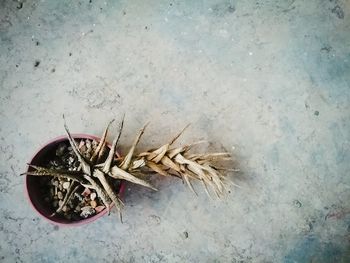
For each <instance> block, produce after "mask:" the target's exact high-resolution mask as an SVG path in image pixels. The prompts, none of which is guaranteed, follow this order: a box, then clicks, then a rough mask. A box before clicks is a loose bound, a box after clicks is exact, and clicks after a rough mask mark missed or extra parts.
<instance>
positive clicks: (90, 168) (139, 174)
mask: <svg viewBox="0 0 350 263" xmlns="http://www.w3.org/2000/svg"><path fill="white" fill-rule="evenodd" d="M113 121H114V120H112V121H111V122H109V123H108V124H107V127H106V128H105V130H104V132H103V134H102V137H101V140H100V141H99V142H98V144H97V142H96V141H95V142H94V144H93V145H92V146H93V147H91V144H90V143H88V144H86V145H84V144H83V143H80V147H78V146H77V144H76V142H75V140H74V139H73V137H72V136H71V134H70V132H69V129H68V127H67V124H66V122H65V121H64V128H65V130H66V133H67V137H68V140H69V143H70V145H71V147H72V149H73V151H74V154H75V155H76V157H77V159H78V161H79V163H80V168H79V169H78V171H74V172H73V171H62V170H55V169H48V168H44V167H39V166H35V165H30V167H31V168H32V169H33V171H29V172H27V173H25V174H28V175H33V176H54V177H58V178H65V179H71V180H73V181H74V182H78V185H77V186H76V185H75V187H74V188H73V183H72V184H71V185H70V188H69V189H68V191H67V193H66V196H65V198H64V200H63V204H65V203H67V200H69V198H70V197H71V196H72V194H73V193H74V192H75V191H76V189H77V187H79V185H82V186H84V187H87V188H90V189H94V190H95V191H96V193H97V195H98V196H99V197H100V199H101V200H102V202H103V204H104V206H105V207H106V209H107V211H108V213H109V211H110V204H111V202H112V203H114V205H115V206H116V209H117V210H118V212H119V215H120V219H121V210H122V208H123V207H124V204H123V202H122V201H121V200H120V198H119V197H118V195H117V193H116V192H115V190H114V189H113V187H112V185H111V184H110V180H114V179H118V180H126V181H129V182H131V183H134V184H138V185H141V186H144V187H148V188H150V189H153V190H155V191H157V189H156V188H155V187H153V186H152V185H151V184H150V183H148V182H147V181H146V180H145V179H147V177H148V175H149V174H150V172H155V173H157V174H160V175H162V176H176V177H180V178H182V180H183V181H184V182H185V183H186V185H187V186H188V187H189V189H190V190H191V191H192V192H193V193H194V194H195V195H197V193H196V191H195V189H194V187H193V185H192V182H193V181H198V182H200V183H202V184H203V186H204V189H205V191H206V192H207V194H208V195H209V196H210V192H209V188H210V189H211V190H212V191H213V192H214V193H215V194H216V195H217V196H218V197H220V196H222V195H223V194H224V192H225V180H224V179H225V176H224V174H223V172H225V171H229V170H230V169H228V168H225V167H224V166H219V165H218V164H217V163H218V162H219V163H220V162H222V161H227V160H231V159H232V157H231V154H230V153H227V152H218V153H201V154H198V153H190V152H189V151H190V150H191V149H192V148H193V146H195V145H198V144H200V143H203V142H204V141H199V142H195V143H192V144H187V145H184V146H180V147H175V148H173V144H174V143H175V141H176V140H177V139H178V138H179V137H180V136H181V135H182V134H183V132H184V131H185V130H186V129H187V127H188V126H189V125H187V126H186V127H185V128H184V129H182V130H181V131H180V132H179V133H178V134H177V135H176V136H174V137H173V138H172V139H171V140H170V141H169V143H166V144H164V145H162V146H160V147H158V148H155V149H150V150H148V151H144V152H141V153H139V154H135V150H136V146H137V144H138V143H139V141H140V139H141V137H142V135H143V134H144V132H145V129H146V127H147V126H148V123H147V124H146V125H144V126H143V127H142V129H141V130H140V131H139V133H138V134H137V136H136V138H135V139H134V141H133V143H132V145H131V147H130V148H129V150H128V152H127V154H126V155H125V157H119V158H116V147H117V145H118V142H119V139H120V136H121V133H122V129H123V125H124V117H123V119H122V121H121V123H120V127H119V131H118V134H117V136H116V137H115V139H114V140H113V143H112V146H111V147H110V149H109V153H108V155H107V157H106V155H105V154H104V153H105V151H106V150H107V147H106V145H107V141H106V138H107V135H108V130H109V128H110V125H111V124H112V122H113ZM83 147H86V148H87V149H89V151H90V152H89V153H88V154H86V153H84V152H83V149H82V148H83ZM91 149H92V150H91ZM86 156H88V158H87V157H86ZM103 158H104V160H102V159H103ZM62 207H63V205H61V206H60V207H59V208H58V209H57V210H56V213H57V212H59V211H60V210H61V209H62Z"/></svg>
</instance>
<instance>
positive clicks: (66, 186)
mask: <svg viewBox="0 0 350 263" xmlns="http://www.w3.org/2000/svg"><path fill="white" fill-rule="evenodd" d="M69 185H70V183H69V182H64V183H63V185H62V186H63V188H64V189H68V188H69Z"/></svg>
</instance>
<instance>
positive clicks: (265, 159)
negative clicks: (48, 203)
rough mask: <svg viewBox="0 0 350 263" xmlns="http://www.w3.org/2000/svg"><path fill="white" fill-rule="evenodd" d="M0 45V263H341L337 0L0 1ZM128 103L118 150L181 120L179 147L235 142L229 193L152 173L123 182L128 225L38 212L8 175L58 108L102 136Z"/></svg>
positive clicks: (347, 93)
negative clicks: (71, 220) (209, 192)
mask: <svg viewBox="0 0 350 263" xmlns="http://www.w3.org/2000/svg"><path fill="white" fill-rule="evenodd" d="M0 41H1V42H0V43H1V44H0V63H1V64H0V99H1V103H0V127H1V128H0V133H1V140H0V150H1V152H0V154H1V155H0V173H1V174H0V209H1V214H0V261H1V262H67V261H74V262H90V261H92V262H95V261H96V262H349V261H350V254H349V249H350V246H349V239H350V232H349V231H350V214H349V213H350V203H349V200H350V179H349V171H350V149H349V148H350V143H349V139H350V110H349V106H350V88H349V85H350V4H349V1H346V0H344V1H340V0H331V1H326V0H325V1H317V0H310V1H300V0H286V1H232V2H230V1H223V0H218V1H208V0H206V1H140V0H138V1H97V0H91V1H88V0H85V1H47V0H46V1H45V0H42V1H31V0H27V1H23V4H20V3H19V2H17V1H10V0H8V1H5V0H3V1H1V2H0ZM35 65H36V66H35ZM124 112H126V113H127V121H126V125H125V129H124V135H123V137H122V141H123V145H122V146H124V147H126V146H128V145H129V144H130V142H131V140H132V137H133V136H134V134H135V133H136V131H137V130H138V129H139V128H140V126H141V125H142V124H143V123H145V122H146V121H148V120H151V121H152V122H151V126H150V127H149V129H148V131H147V132H146V134H145V136H144V139H143V141H142V143H141V145H140V148H144V147H145V146H154V145H157V142H159V143H161V142H164V141H165V140H167V139H168V138H170V137H171V135H172V134H174V133H175V132H176V131H178V130H179V129H181V128H182V127H183V126H184V125H185V124H187V123H189V122H190V123H192V126H191V129H189V131H188V132H187V133H186V134H185V135H184V137H183V138H182V141H183V142H189V141H193V140H196V139H207V140H210V141H211V142H213V143H212V144H211V145H210V147H212V148H215V149H223V148H225V149H227V150H229V151H233V148H235V150H234V151H233V152H234V154H235V157H236V161H237V165H238V166H239V167H240V169H241V172H240V173H239V174H238V175H236V178H235V181H236V183H237V184H239V185H240V186H241V188H231V189H230V192H231V193H229V194H228V195H227V197H226V198H225V199H224V200H222V201H217V200H210V199H209V198H208V197H207V196H206V195H205V194H204V193H203V191H199V192H200V195H199V197H194V196H193V195H192V193H191V192H190V191H189V190H188V189H187V188H186V187H185V186H184V185H183V184H182V182H180V181H178V180H176V179H163V180H158V181H154V183H155V184H156V185H157V187H158V188H159V189H160V190H159V192H151V191H148V190H146V189H142V188H139V187H134V186H129V187H128V191H127V193H126V195H125V203H126V205H127V207H126V209H125V211H124V224H121V223H119V222H118V218H117V216H116V214H115V213H113V214H112V215H111V216H109V217H108V216H106V217H104V218H103V219H101V220H99V221H96V222H94V223H92V224H90V225H86V226H84V227H79V228H61V227H54V226H53V225H51V224H49V223H47V222H46V221H44V220H42V219H41V218H39V217H38V215H37V214H36V213H35V212H34V211H33V210H32V208H31V207H30V206H29V204H28V202H27V200H26V198H25V196H24V193H23V189H24V185H23V178H22V177H19V176H18V174H19V173H20V172H22V171H23V170H24V169H25V163H26V162H27V161H28V160H29V158H30V157H31V155H32V154H33V152H35V150H36V149H37V148H38V147H39V146H40V145H41V144H43V143H44V142H46V141H48V140H49V139H51V138H53V137H55V136H57V135H61V134H63V126H62V118H61V115H62V113H65V114H66V116H67V121H68V123H69V125H70V128H71V130H72V132H84V133H90V134H96V135H99V134H100V133H101V132H102V130H103V128H104V126H105V124H106V123H107V121H109V120H110V119H111V118H114V117H116V118H118V117H119V118H120V116H121V114H122V113H124ZM197 189H199V188H198V187H197ZM185 232H187V233H188V237H187V236H186V234H185Z"/></svg>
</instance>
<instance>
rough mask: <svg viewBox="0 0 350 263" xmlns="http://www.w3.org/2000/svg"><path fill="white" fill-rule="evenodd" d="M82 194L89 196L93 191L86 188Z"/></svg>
mask: <svg viewBox="0 0 350 263" xmlns="http://www.w3.org/2000/svg"><path fill="white" fill-rule="evenodd" d="M81 194H82V196H84V197H86V196H89V195H90V194H91V191H90V189H89V188H85V189H84V192H82V193H81Z"/></svg>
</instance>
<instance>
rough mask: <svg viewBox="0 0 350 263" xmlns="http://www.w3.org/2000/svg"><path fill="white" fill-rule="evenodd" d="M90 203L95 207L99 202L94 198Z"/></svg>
mask: <svg viewBox="0 0 350 263" xmlns="http://www.w3.org/2000/svg"><path fill="white" fill-rule="evenodd" d="M90 205H91V207H92V208H95V207H96V206H97V203H96V201H94V200H92V201H91V202H90Z"/></svg>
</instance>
